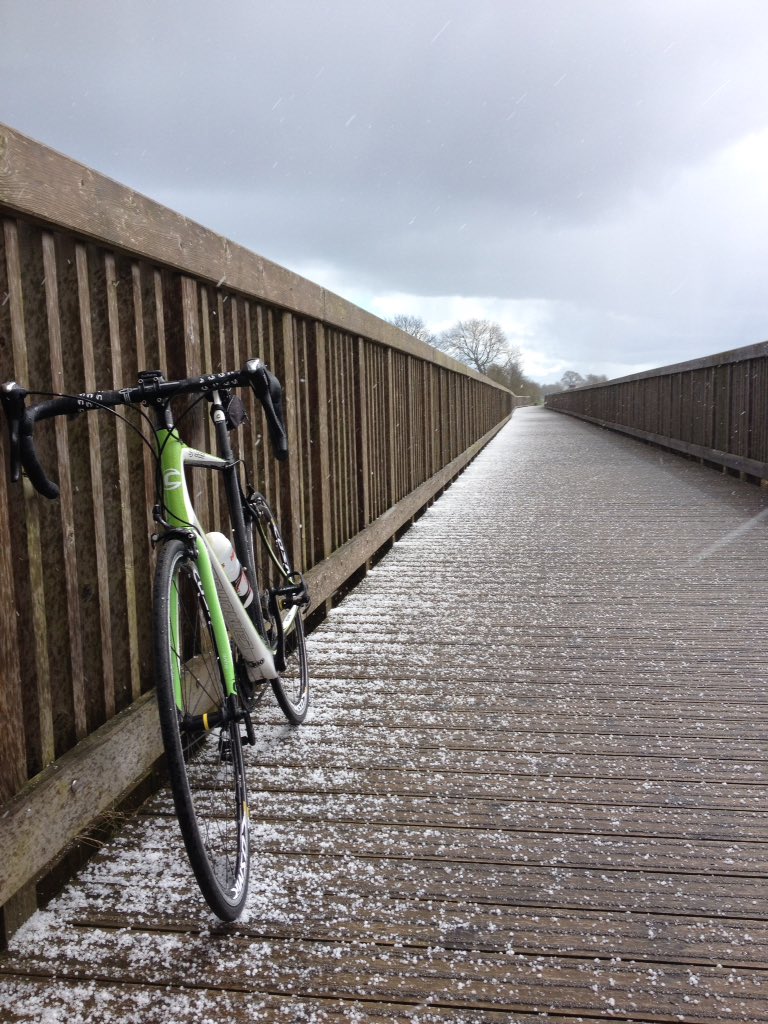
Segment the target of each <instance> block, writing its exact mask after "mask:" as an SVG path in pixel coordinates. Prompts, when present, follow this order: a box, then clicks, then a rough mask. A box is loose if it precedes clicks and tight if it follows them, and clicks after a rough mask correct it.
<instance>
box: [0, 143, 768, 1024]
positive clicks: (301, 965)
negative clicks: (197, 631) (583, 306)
mask: <svg viewBox="0 0 768 1024" xmlns="http://www.w3.org/2000/svg"><path fill="white" fill-rule="evenodd" d="M52 183H53V184H54V185H55V186H56V187H53V186H52ZM57 197H58V198H57ZM116 211H120V215H119V216H118V215H117V213H116ZM0 215H2V220H3V233H2V243H1V245H0V364H1V365H0V370H1V371H2V377H3V379H5V378H7V377H12V376H14V377H17V378H19V379H30V378H31V376H33V375H35V376H37V375H46V374H47V377H48V380H49V383H48V386H50V385H51V384H52V385H53V386H54V387H65V386H66V387H69V388H70V389H73V388H74V381H75V380H83V379H84V380H85V381H86V382H88V381H90V380H91V379H92V378H93V376H94V374H95V375H96V376H98V377H99V378H100V379H101V375H103V374H105V373H108V374H109V375H110V379H111V380H113V381H114V382H115V386H119V385H120V384H121V383H122V382H123V381H124V380H125V378H126V376H129V375H130V374H131V373H132V372H134V371H135V368H136V365H137V364H138V363H139V362H143V361H146V362H152V361H155V362H156V365H161V366H163V367H166V366H169V367H172V368H173V372H179V373H181V372H184V370H189V372H201V371H204V370H206V369H208V368H214V369H215V368H217V367H219V366H221V365H226V366H228V365H230V364H234V365H236V364H237V361H238V359H239V358H240V356H241V355H242V354H243V353H244V352H246V351H248V350H249V346H253V347H254V348H258V349H259V351H261V352H264V353H266V354H267V355H268V358H269V359H270V361H271V362H272V363H273V365H275V366H276V367H277V368H278V370H279V371H280V372H281V374H282V375H283V377H284V378H285V379H286V381H287V383H288V396H289V410H290V417H291V426H292V434H293V437H294V438H296V439H297V443H296V446H295V450H296V451H297V453H298V454H297V455H296V457H295V458H294V460H293V461H292V464H291V467H290V469H289V471H288V472H286V471H285V470H281V471H280V475H277V474H276V473H275V471H274V470H273V468H272V467H271V466H269V464H268V463H267V462H266V461H265V460H263V459H262V457H261V455H260V450H261V449H260V445H259V433H260V424H259V423H258V422H255V423H254V425H253V426H252V428H251V430H250V436H246V437H244V439H243V442H242V444H243V455H244V457H245V458H246V459H249V460H250V459H254V458H255V459H256V462H257V464H258V468H259V476H260V478H265V479H266V487H267V490H268V491H269V493H270V497H271V498H272V501H273V503H275V504H277V505H279V507H280V508H281V510H282V512H283V514H284V515H285V516H287V517H291V518H292V519H293V521H294V522H295V523H296V530H295V531H294V536H293V538H292V540H293V543H294V546H295V548H296V550H298V551H301V553H302V558H303V560H304V563H305V564H306V565H307V566H309V567H311V568H310V579H311V581H312V583H313V585H314V589H315V594H316V595H317V599H316V611H315V620H316V622H317V623H318V625H317V628H316V629H315V631H314V632H313V634H312V638H311V652H310V653H311V658H312V664H313V674H314V678H315V701H314V710H313V714H312V718H311V720H310V721H309V722H308V723H307V724H306V725H305V726H304V727H302V728H301V729H300V730H298V731H292V730H290V729H289V728H287V727H286V726H285V724H284V722H282V721H281V720H280V717H279V715H278V714H277V713H274V714H267V715H266V716H265V718H264V720H263V722H262V723H261V725H260V728H259V734H258V739H259V743H258V747H257V749H256V751H255V756H252V757H251V768H250V780H251V788H252V790H253V794H254V796H255V800H254V820H255V821H256V822H258V825H257V828H256V849H255V855H256V871H255V874H254V877H253V881H252V892H251V897H250V902H249V904H248V907H247V910H246V913H245V914H244V916H243V919H242V921H241V922H239V923H238V924H237V925H235V926H226V927H224V926H221V925H219V924H217V923H216V921H215V920H214V919H213V918H212V917H211V915H210V914H209V913H208V911H207V910H206V908H205V905H204V904H203V902H202V899H201V897H200V896H199V894H198V893H197V891H196V888H195V886H194V885H193V884H192V883H191V876H190V874H189V872H188V869H187V867H186V864H185V861H184V856H183V851H182V847H181V843H180V840H179V837H178V835H177V831H178V829H177V826H176V822H175V819H174V818H173V815H172V813H171V806H170V802H169V798H168V795H167V793H165V792H164V791H162V790H161V791H156V790H155V791H152V792H151V795H150V796H149V798H148V799H147V800H145V801H142V799H141V793H142V789H141V786H142V785H145V783H143V782H142V780H143V779H145V778H146V776H147V773H151V772H152V771H153V766H154V765H155V762H156V760H157V757H158V755H159V753H160V750H159V746H158V738H157V730H156V727H154V728H153V725H152V723H153V722H154V715H155V712H154V706H153V695H152V689H151V687H152V679H151V670H150V669H149V667H148V666H147V665H146V664H145V663H144V660H143V659H144V653H143V652H144V651H145V650H146V644H145V643H144V641H145V640H146V634H147V630H148V625H149V620H148V603H147V600H146V594H147V592H148V582H149V569H148V565H149V563H148V559H147V550H146V547H145V544H146V542H145V540H144V534H145V532H146V527H147V522H146V504H147V496H148V494H149V493H150V491H151V466H150V465H148V464H147V462H146V461H145V460H144V458H143V456H142V455H141V448H140V445H135V446H134V447H131V444H132V442H131V440H130V439H129V437H128V436H127V435H126V434H125V433H124V432H123V431H122V428H118V429H116V430H114V431H113V432H112V433H110V434H107V435H106V436H105V438H104V440H103V443H102V444H101V445H100V446H99V448H98V450H97V451H94V450H93V446H92V445H89V438H88V436H87V434H84V433H83V431H84V430H86V429H87V427H85V425H83V424H79V423H76V424H74V425H71V426H67V425H62V429H61V431H59V433H58V434H57V435H56V436H55V438H52V441H51V443H50V446H49V448H48V449H47V452H46V453H45V454H47V457H48V462H49V464H50V465H52V466H53V465H55V466H57V473H58V478H59V481H60V483H61V484H62V503H61V505H60V506H44V507H41V504H40V500H39V499H38V498H36V497H35V496H33V495H30V494H28V493H25V494H23V495H21V494H17V493H14V492H11V493H6V492H7V491H8V487H7V484H6V481H5V477H4V475H3V474H0V539H1V540H2V543H1V544H0V558H1V559H2V563H1V564H0V570H1V571H0V591H1V593H0V597H2V607H3V608H4V609H5V613H4V614H3V616H2V617H0V650H2V654H3V659H2V665H3V686H2V689H1V690H0V699H2V702H3V703H2V711H3V715H4V722H5V729H4V733H3V744H2V747H1V748H0V787H2V794H1V795H2V799H3V801H4V803H3V806H2V807H0V903H2V905H3V923H4V931H5V935H6V938H7V940H8V946H9V948H8V950H7V951H6V953H4V954H2V955H1V956H0V1020H2V1021H6V1020H7V1021H9V1022H10V1021H13V1022H32V1021H34V1022H38V1021H40V1022H42V1021H46V1022H47V1021H51V1020H68V1021H69V1020H77V1019H81V1020H86V1021H89V1022H90V1021H93V1022H101V1021H132V1020H137V1021H142V1022H145V1021H146V1022H149V1024H152V1022H153V1021H174V1022H176V1021H179V1022H184V1021H192V1020H196V1021H199V1020H206V1019H214V1018H215V1019H224V1020H228V1019H231V1020H241V1021H302V1020H306V1021H318V1022H322V1021H326V1020H328V1021H332V1020H339V1021H340V1020H350V1021H361V1022H362V1021H416V1022H421V1024H427V1022H432V1021H459V1022H462V1024H463V1022H468V1024H474V1022H478V1024H479V1022H486V1021H487V1022H491V1021H512V1022H520V1024H533V1021H538V1020H541V1019H551V1020H554V1021H558V1022H560V1024H573V1022H576V1021H589V1020H596V1019H613V1020H623V1021H631V1022H635V1024H643V1022H650V1021H670V1022H671V1021H683V1022H685V1024H709V1022H713V1021H738V1022H743V1024H746V1022H751V1024H765V1021H766V1020H768V996H767V994H766V987H765V986H766V981H767V980H768V974H767V973H766V967H767V964H766V940H767V939H768V926H767V925H766V916H767V915H766V905H765V898H766V883H765V874H766V850H767V848H766V834H765V833H766V826H765V820H764V812H765V796H764V793H765V767H766V766H765V762H766V746H765V736H766V727H765V726H766V721H765V719H766V698H765V682H766V677H767V676H768V648H767V645H766V621H768V619H767V617H766V611H767V610H768V609H767V608H766V605H767V604H768V597H767V596H766V587H765V582H766V581H765V578H764V577H765V575H766V570H765V566H766V559H765V554H766V550H765V549H766V545H767V544H768V541H767V540H766V537H765V520H766V517H767V516H768V512H767V511H766V492H765V490H764V489H763V488H761V487H759V486H755V484H760V483H761V481H762V482H764V481H765V480H766V479H768V429H766V424H767V423H768V417H767V416H766V395H768V389H766V387H765V383H766V372H767V370H768V345H758V346H753V347H751V348H749V349H742V350H737V351H735V352H729V353H724V354H722V355H721V356H717V357H712V358H710V359H705V360H699V361H696V362H695V363H691V364H685V365H683V366H679V367H667V368H664V369H662V370H660V371H656V372H655V373H652V374H648V375H636V376H635V377H633V378H631V379H628V380H626V381H621V382H616V383H611V384H609V385H605V386H599V387H597V388H587V389H580V390H579V391H576V392H569V393H567V394H565V395H562V396H555V397H553V398H552V399H551V400H550V403H551V405H552V407H553V409H555V408H557V409H559V410H560V412H567V413H569V414H570V415H569V416H564V415H559V414H558V413H557V412H555V411H553V409H548V410H544V409H517V410H516V411H515V413H514V416H513V417H512V418H511V420H510V419H509V414H510V411H511V409H512V407H513V406H514V405H516V404H519V403H516V402H515V401H514V400H513V399H512V398H511V396H509V395H508V393H506V392H504V390H503V389H500V388H497V387H495V386H493V385H491V384H489V383H486V382H484V381H483V380H482V379H480V378H478V377H477V375H473V374H471V373H468V372H467V371H466V368H463V367H460V366H459V365H458V364H454V363H453V362H452V361H451V360H447V359H446V358H445V357H443V356H441V355H440V354H438V353H435V352H434V351H433V350H428V349H426V347H423V346H419V345H418V344H417V343H414V342H413V341H412V340H409V339H407V338H405V337H404V336H400V335H399V332H395V331H394V329H393V328H390V327H389V326H388V325H384V324H382V323H381V322H380V321H376V320H375V318H372V317H369V316H368V315H367V314H365V313H363V312H362V311H360V310H356V309H355V308H354V307H350V306H349V304H346V303H344V302H343V301H342V300H340V299H338V298H337V297H335V296H329V295H328V294H327V293H325V292H323V291H322V290H321V289H318V288H316V286H313V285H311V284H310V283H309V282H305V281H302V280H301V279H298V278H296V277H295V275H291V274H290V273H289V272H288V271H284V270H283V269H282V268H277V267H274V266H273V265H270V264H267V263H266V261H263V260H260V258H258V257H254V256H253V255H252V254H247V253H245V252H243V251H241V250H237V249H236V247H232V246H231V243H226V242H225V240H222V239H216V237H215V236H212V235H210V233H206V232H204V231H203V229H200V228H197V227H196V226H194V225H188V224H187V223H186V222H183V221H182V219H181V218H178V217H176V215H173V214H171V213H170V211H164V210H162V208H159V207H156V206H155V205H154V204H151V203H150V202H149V201H147V200H144V199H142V198H141V197H136V196H134V195H133V193H129V192H127V190H122V189H121V188H120V186H117V185H115V184H114V183H113V182H107V181H106V180H105V179H101V178H99V177H98V176H97V175H95V174H94V172H92V171H90V170H88V169H87V168H81V167H78V165H75V164H73V163H72V162H71V161H67V160H66V159H65V158H63V157H59V156H58V155H57V154H52V153H50V151H48V150H45V149H44V147H39V146H37V145H36V144H34V143H31V142H30V141H29V140H25V139H23V137H20V136H18V135H17V134H16V133H14V132H11V131H10V130H8V129H0ZM222 268H225V269H226V271H227V273H224V272H223V270H222ZM224 278H226V280H224ZM195 367H197V368H198V369H197V370H196V369H194V368H195ZM190 368H192V369H190ZM102 382H103V381H102ZM80 389H81V388H77V390H80ZM584 420H586V421H588V422H583V421H584ZM589 421H591V422H589ZM595 424H600V425H604V426H609V427H611V428H612V430H611V431H608V430H601V429H599V427H598V426H596V425H595ZM195 429H197V430H199V431H201V432H202V431H204V430H205V426H204V424H203V423H200V424H197V425H195ZM616 430H623V431H625V432H627V433H629V434H630V435H632V437H631V438H627V437H621V436H619V435H618V434H617V433H615V431H616ZM201 437H204V435H203V434H201ZM638 438H642V439H644V440H648V441H652V442H653V445H652V446H649V445H645V444H642V443H640V442H639V441H638ZM4 442H5V439H4V438H3V441H2V443H3V444H4ZM405 442H407V443H405ZM3 451H4V450H3ZM672 452H684V453H685V455H686V456H688V458H681V457H680V455H679V454H672ZM0 454H3V453H0ZM4 457H5V456H4V455H3V458H4ZM701 463H707V464H709V466H717V467H718V468H719V469H720V472H719V473H714V472H712V469H711V468H707V466H703V465H702V464H701ZM465 467H468V468H465ZM462 470H463V472H462ZM458 474H460V475H458ZM452 481H454V482H453V483H451V482H452ZM448 485H450V486H448ZM446 487H448V489H447V491H445V493H443V494H442V497H440V495H441V493H442V492H443V490H444V488H446ZM94 491H95V492H96V493H95V495H94V498H93V499H92V498H91V493H92V492H94ZM104 496H107V497H109V496H111V498H112V502H111V504H112V505H116V506H117V511H118V512H119V513H120V514H118V515H117V517H116V518H115V517H114V510H113V511H110V510H109V506H110V502H108V501H106V500H104V501H102V498H103V497H104ZM438 498H439V500H435V499H438ZM201 500H202V501H209V502H210V504H211V507H212V508H213V506H214V505H215V500H216V496H215V495H205V496H201ZM425 509H426V511H425V513H424V515H421V516H420V513H421V512H422V511H424V510H425ZM417 516H420V518H417V519H416V522H415V523H414V524H413V525H412V526H411V528H410V529H407V527H408V526H409V525H410V524H411V523H412V522H413V520H414V518H415V517H417ZM75 520H77V524H78V530H77V532H76V534H75V535H74V541H75V543H76V548H74V549H73V522H74V521H75ZM302 527H303V529H302ZM406 529H407V532H404V531H406ZM393 540H397V541H398V542H397V543H395V544H394V547H391V545H392V541H393ZM390 547H391V550H389V552H388V553H386V552H387V549H388V548H390ZM43 552H45V555H46V560H43ZM382 556H384V557H382ZM41 566H45V569H46V571H42V570H41ZM106 570H110V571H109V572H107V571H106ZM361 581H362V582H361ZM354 583H358V584H359V585H358V586H357V587H356V588H355V589H353V590H351V591H350V587H351V586H352V584H354ZM62 593H64V594H66V598H67V599H66V600H61V595H62ZM345 594H346V596H344V595H345ZM342 598H343V599H342ZM9 609H10V610H13V609H15V610H16V612H17V614H15V615H14V614H9ZM326 613H329V614H327V616H326ZM321 620H322V621H321ZM78 624H79V629H78V628H76V627H78ZM22 695H24V697H25V699H24V700H22ZM251 753H252V754H254V752H253V751H251ZM137 786H138V787H139V788H138V789H137V788H136V787H137ZM150 789H151V787H150ZM131 792H133V796H132V797H131V798H130V803H126V801H125V798H126V795H127V794H129V793H131ZM144 795H146V790H145V791H144ZM105 814H106V820H105V816H104V815H105ZM95 818H98V822H97V826H98V827H97V829H96V830H94V829H93V828H91V825H92V824H93V822H94V819H95ZM112 833H113V834H112ZM110 834H111V838H108V836H109V835H110ZM105 837H107V838H105ZM73 840H74V841H75V846H74V847H73V845H72V843H73ZM89 842H90V843H98V844H99V848H98V852H97V853H96V854H95V856H92V857H91V858H90V859H89V860H88V862H87V863H86V865H85V867H84V868H83V870H82V872H81V874H80V875H79V876H78V877H77V878H76V879H75V880H74V882H73V883H72V884H71V885H70V886H68V887H67V888H65V889H64V890H63V892H62V893H61V894H60V895H58V896H57V897H56V898H55V899H54V900H53V902H47V898H48V897H49V896H50V893H51V889H52V886H53V884H54V882H55V877H56V876H54V875H52V874H51V869H52V868H54V869H56V870H58V871H59V876H58V877H61V873H62V866H63V867H64V868H66V865H67V864H70V865H71V863H72V859H73V857H80V853H81V852H82V848H83V846H84V844H87V843H89ZM73 851H74V852H73ZM57 865H58V868H57V867H56V866H57ZM65 873H66V872H65ZM38 903H39V904H41V905H42V906H43V909H41V910H40V911H38V912H37V913H36V914H33V916H31V917H29V915H30V914H31V913H32V911H33V910H34V909H35V906H36V905H37V904H38ZM25 919H28V920H26V924H23V923H22V922H24V921H25ZM14 933H15V934H14Z"/></svg>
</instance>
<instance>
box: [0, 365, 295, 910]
mask: <svg viewBox="0 0 768 1024" xmlns="http://www.w3.org/2000/svg"><path fill="white" fill-rule="evenodd" d="M244 386H250V387H251V388H252V390H253V391H254V393H255V395H256V397H257V399H258V400H259V401H260V403H261V405H262V408H263V409H264V412H265V414H266V419H267V425H268V433H269V436H270V441H271V444H272V450H273V454H274V456H275V457H276V458H277V459H279V460H281V461H282V460H284V459H286V458H287V456H288V439H287V435H286V430H285V424H284V421H283V415H282V389H281V386H280V383H279V381H278V380H277V378H276V377H275V376H274V375H273V374H272V373H270V371H269V370H268V369H267V367H266V366H265V365H264V364H263V363H262V362H260V360H258V359H251V360H249V361H248V362H247V363H246V365H245V367H244V368H243V369H242V370H240V371H233V372H226V373H216V374H208V375H204V376H198V377H190V378H187V379H185V380H177V381H166V380H165V379H164V377H163V375H162V373H160V372H159V371H155V370H147V371H143V372H141V373H139V374H138V384H137V386H135V387H132V388H124V389H122V390H120V391H100V392H94V393H87V394H86V393H84V394H79V395H60V394H56V395H45V394H44V393H42V392H30V391H27V390H26V389H25V388H24V387H21V386H20V385H18V384H17V383H15V382H9V383H6V384H3V385H2V386H0V401H1V402H2V406H3V409H4V412H5V414H6V418H7V422H8V429H9V438H10V461H11V479H12V480H13V481H18V479H19V477H20V475H21V470H22V469H23V470H24V472H25V473H26V475H27V477H28V478H29V480H30V481H31V483H32V484H33V486H34V487H35V488H36V490H37V491H39V493H40V494H42V495H43V496H45V497H47V498H51V499H53V498H55V497H57V495H58V487H57V485H56V484H55V483H53V482H52V481H51V480H49V479H48V477H47V475H46V473H45V470H44V469H43V467H42V465H41V464H40V461H39V459H38V456H37V453H36V450H35V444H34V427H35V424H36V423H37V422H39V421H42V420H45V419H50V418H52V417H54V416H60V415H73V414H81V413H85V412H90V411H93V410H108V411H110V412H112V413H113V414H114V415H116V416H118V415H119V414H118V413H117V412H115V410H116V408H117V407H119V406H134V407H135V406H141V405H144V406H146V407H147V408H148V409H149V410H151V413H152V416H151V417H150V416H148V415H147V413H144V412H141V415H142V416H143V417H144V418H145V419H147V420H149V422H150V425H151V428H152V437H153V441H149V440H148V439H147V438H146V437H145V436H144V434H143V433H142V432H141V431H140V430H139V429H138V428H136V427H135V426H134V425H133V424H132V423H131V422H130V420H127V419H125V418H124V417H120V418H123V419H125V422H126V423H128V425H129V426H132V427H134V429H136V430H137V432H138V433H139V434H140V436H141V437H142V440H144V441H145V443H147V444H148V445H149V446H150V449H151V450H152V452H153V455H154V457H155V459H156V471H157V472H156V485H157V498H156V503H155V506H154V509H153V517H154V520H155V522H156V523H157V524H158V527H159V531H158V532H157V533H156V534H154V535H153V537H152V542H153V546H154V548H155V550H156V551H157V560H156V568H155V576H154V586H153V612H152V616H153V636H154V641H153V645H154V666H155V677H156V680H155V681H156V687H157V704H158V710H159V717H160V726H161V733H162V739H163V745H164V748H165V755H166V761H167V766H168V774H169V778H170V784H171V790H172V793H173V799H174V805H175V809H176V815H177V817H178V820H179V825H180V828H181V833H182V836H183V839H184V844H185V846H186V850H187V854H188V857H189V861H190V864H191V866H192V870H193V872H194V874H195V877H196V879H197V882H198V885H199V887H200V889H201V891H202V893H203V895H204V897H205V899H206V900H207V902H208V904H209V906H210V907H211V909H212V910H213V911H214V912H215V913H216V914H217V915H218V916H219V917H220V918H222V919H223V920H226V921H232V920H235V919H236V918H237V917H238V916H239V915H240V913H241V911H242V908H243V906H244V904H245V899H246V896H247V892H248V879H249V871H250V845H249V811H248V795H247V787H246V778H245V767H244V759H243V743H248V744H251V745H253V744H255V743H256V738H255V732H254V727H253V721H252V717H251V716H252V713H253V712H254V710H255V708H256V705H257V704H258V703H259V701H260V700H261V698H262V696H263V694H264V693H265V692H266V691H267V690H268V689H269V686H268V684H271V688H272V690H273V692H274V694H275V697H276V698H277V701H278V704H279V705H280V708H281V709H282V711H283V713H284V714H285V716H286V718H287V719H288V720H289V722H291V723H292V724H293V725H299V724H300V723H301V722H302V721H303V720H304V718H305V717H306V714H307V709H308V706H309V677H308V670H307V655H306V645H305V637H304V625H303V618H302V614H303V611H304V610H305V609H306V608H307V606H308V604H309V595H308V592H307V587H306V584H305V581H304V578H303V576H302V575H301V573H299V572H296V571H295V570H294V569H293V567H292V564H291V561H290V559H289V557H288V553H287V551H286V546H285V544H284V543H283V540H282V537H281V534H280V530H279V528H278V525H277V523H276V521H275V518H274V516H273V515H272V512H271V511H270V508H269V506H268V504H267V502H266V499H265V498H264V496H263V495H261V494H259V493H258V492H256V491H255V490H254V489H253V487H252V486H251V485H250V484H246V487H247V490H243V487H242V484H241V480H240V470H239V460H238V459H237V458H236V457H235V455H234V452H233V449H232V444H231V441H230V432H231V431H233V430H235V429H237V428H238V427H239V426H241V425H242V423H243V422H245V420H246V419H247V416H246V413H245V406H244V405H243V402H242V400H241V399H240V398H239V396H238V395H236V394H234V390H233V389H235V388H238V387H244ZM28 395H37V396H39V397H45V398H46V399H47V400H46V401H43V402H41V403H39V404H37V405H29V406H28V405H27V404H26V399H27V396H28ZM183 395H192V396H197V398H196V399H195V400H194V401H193V402H192V403H191V405H190V406H189V408H188V409H187V410H186V411H185V412H184V413H182V414H181V415H180V416H179V419H178V421H174V416H173V413H172V410H171V402H172V401H173V400H174V399H175V398H178V397H180V396H183ZM203 399H206V400H207V401H208V402H209V403H210V407H211V408H210V415H211V419H212V421H213V428H214V433H215V437H216V454H211V453H209V452H205V451H200V450H198V449H196V448H192V447H189V446H187V445H186V444H185V443H184V442H183V441H182V439H181V436H180V435H179V432H178V422H180V421H181V419H182V418H183V416H185V415H186V414H187V413H188V412H189V411H190V409H191V408H192V407H193V406H194V405H196V404H197V403H198V402H200V401H201V400H203ZM140 411H141V410H140ZM198 470H204V471H208V472H215V473H219V474H221V478H222V481H223V489H224V493H225V496H226V507H227V513H228V519H229V527H230V533H231V536H232V540H233V542H234V547H233V546H232V544H231V543H230V541H229V539H228V537H227V536H226V535H225V534H223V533H219V532H208V533H206V532H204V530H203V527H202V526H201V524H200V521H199V520H198V517H197V515H196V513H195V510H194V508H193V505H192V500H191V497H190V491H189V487H188V484H187V471H195V472H196V471H198ZM241 728H243V729H244V734H241Z"/></svg>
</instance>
